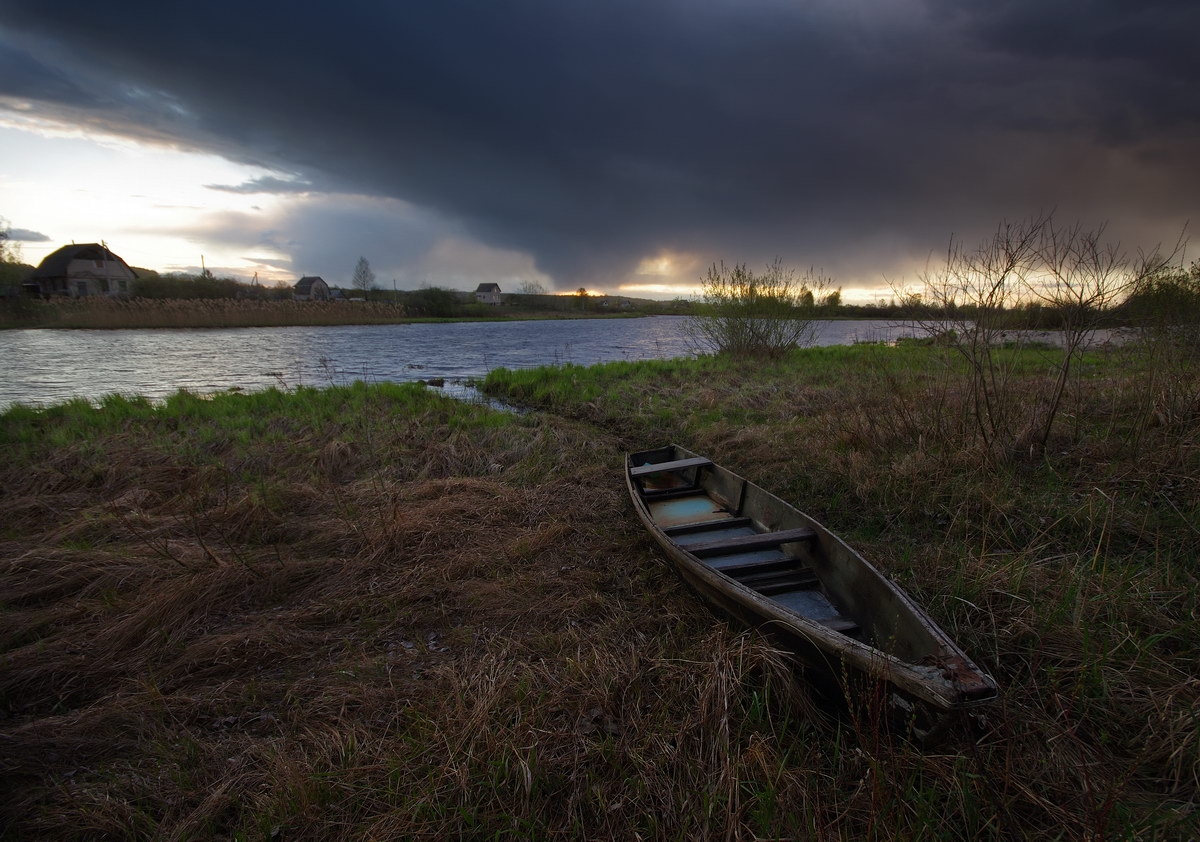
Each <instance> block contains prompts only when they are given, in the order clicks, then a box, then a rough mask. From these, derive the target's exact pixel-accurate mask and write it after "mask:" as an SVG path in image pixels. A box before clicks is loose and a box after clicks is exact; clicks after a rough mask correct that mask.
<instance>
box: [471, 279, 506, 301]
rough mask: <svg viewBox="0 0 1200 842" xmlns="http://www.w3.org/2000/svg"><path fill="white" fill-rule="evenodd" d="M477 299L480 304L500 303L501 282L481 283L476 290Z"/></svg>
mask: <svg viewBox="0 0 1200 842" xmlns="http://www.w3.org/2000/svg"><path fill="white" fill-rule="evenodd" d="M475 300H476V301H478V302H479V303H480V304H499V303H500V284H480V285H479V287H478V288H477V289H476V290H475Z"/></svg>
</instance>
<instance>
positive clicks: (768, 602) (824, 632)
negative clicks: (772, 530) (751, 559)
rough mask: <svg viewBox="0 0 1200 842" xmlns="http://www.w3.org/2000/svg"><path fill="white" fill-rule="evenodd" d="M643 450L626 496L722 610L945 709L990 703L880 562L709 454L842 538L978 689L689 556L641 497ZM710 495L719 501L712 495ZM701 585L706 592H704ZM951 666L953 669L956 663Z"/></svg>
mask: <svg viewBox="0 0 1200 842" xmlns="http://www.w3.org/2000/svg"><path fill="white" fill-rule="evenodd" d="M667 449H671V450H673V451H674V452H675V453H676V454H682V455H683V457H684V458H687V457H696V456H697V454H695V453H693V452H692V451H690V450H688V449H687V448H683V447H680V446H679V445H674V444H672V445H667V446H664V447H662V448H654V449H653V450H667ZM648 452H651V451H637V452H631V453H628V454H626V459H625V479H626V485H627V487H628V489H629V492H630V496H631V497H632V499H633V501H634V505H635V508H636V510H637V513H638V516H639V518H640V519H641V520H642V522H643V523H644V525H645V526H646V527H647V528H648V529H649V531H650V533H651V535H652V536H653V537H654V539H655V541H656V542H657V543H658V544H659V545H660V546H661V547H662V548H663V550H664V551H665V552H666V553H667V555H668V556H669V557H670V558H671V559H672V560H673V561H674V562H676V566H677V569H678V571H679V573H680V575H681V576H682V577H683V578H684V580H685V582H687V583H688V584H689V586H691V587H692V588H693V590H696V591H697V592H698V593H699V595H700V596H701V597H702V598H703V599H704V600H705V601H706V602H710V603H713V602H715V603H718V605H717V607H719V608H720V609H721V610H722V611H724V613H726V614H732V615H734V616H738V618H739V619H742V620H743V621H746V618H745V617H741V616H739V615H738V612H735V611H731V610H730V609H729V608H727V607H724V606H722V605H720V600H719V599H716V597H717V596H718V595H721V594H724V595H725V596H726V598H727V599H728V600H730V601H732V602H740V603H744V604H745V605H746V611H747V613H752V614H754V615H755V617H756V619H755V620H754V621H753V622H749V625H752V626H755V627H759V628H762V629H763V630H764V631H765V632H767V633H768V634H769V633H771V629H770V627H771V626H779V627H781V631H783V633H785V634H790V635H792V636H793V637H797V638H800V639H803V640H804V641H805V642H806V643H807V645H808V646H809V647H810V648H811V649H812V650H813V651H814V652H815V653H819V654H820V655H821V656H822V658H823V659H824V661H825V664H824V666H825V668H826V669H833V664H834V662H835V661H836V660H837V659H839V658H840V659H842V660H844V661H845V662H847V663H848V664H849V665H850V666H853V667H854V668H856V669H858V670H861V671H863V672H865V673H867V674H868V675H871V676H875V677H877V678H880V679H883V680H885V681H889V682H891V683H892V684H894V685H896V686H897V687H898V688H900V689H901V690H903V691H905V692H907V693H909V694H911V695H913V696H916V697H918V698H921V699H923V700H924V701H926V702H929V703H930V704H932V705H934V706H936V707H938V708H941V709H944V710H964V709H969V708H974V707H978V706H981V705H986V704H989V703H991V702H993V701H994V700H995V699H996V698H997V696H998V695H999V688H998V686H997V684H996V682H995V680H994V679H993V678H992V677H991V676H990V675H989V674H988V673H986V672H985V671H984V670H982V669H981V668H979V667H978V666H977V665H976V664H975V663H974V662H973V661H972V660H971V659H970V658H969V657H967V655H966V654H965V653H964V652H963V651H962V649H961V648H960V647H959V646H958V645H957V644H956V643H955V642H954V641H953V640H952V639H951V638H950V636H949V635H948V634H946V632H945V631H943V630H942V629H941V628H940V627H939V626H938V625H937V624H936V623H935V622H934V621H933V619H932V618H930V617H929V616H928V614H927V613H926V612H925V611H924V609H922V608H921V607H920V606H919V605H918V604H917V603H916V602H915V601H914V600H913V599H912V598H911V597H909V596H908V594H907V593H905V591H904V590H903V589H902V588H901V587H900V586H899V585H897V584H896V583H895V582H893V581H892V580H891V579H890V578H888V577H886V576H884V574H883V573H882V572H880V571H879V569H878V568H876V567H875V566H874V565H873V564H871V563H870V562H869V561H867V559H865V558H863V556H862V555H861V554H860V553H858V552H857V551H856V550H855V549H854V548H852V547H850V546H849V545H848V544H847V543H846V542H845V541H843V540H842V539H841V538H839V537H838V536H837V535H836V534H834V533H832V532H830V531H829V530H828V529H827V528H825V527H824V526H823V525H822V524H820V523H819V522H818V521H816V520H814V519H813V518H812V517H811V516H809V515H807V514H805V513H804V512H803V511H801V510H800V509H798V508H796V507H795V506H792V505H791V504H790V503H788V502H787V501H785V500H783V499H782V498H780V497H778V495H775V494H773V493H771V492H770V491H767V490H766V489H764V488H762V487H761V486H759V485H757V484H755V483H753V482H751V481H750V480H748V479H746V478H745V477H742V476H740V475H739V474H736V473H734V472H733V471H731V470H729V469H728V468H725V467H723V466H721V465H720V464H718V463H717V462H715V461H711V460H710V463H709V464H708V465H707V466H705V469H706V470H710V471H717V472H721V473H723V474H725V475H726V476H727V477H730V478H733V479H735V480H737V481H739V482H741V483H745V489H750V488H753V489H755V490H756V491H757V492H759V493H761V494H764V495H766V496H768V497H771V498H774V499H775V500H778V501H779V502H780V503H782V504H783V505H784V506H786V507H787V508H788V509H790V510H791V511H792V512H794V513H795V514H796V515H798V516H799V517H800V518H801V519H802V520H803V521H804V522H805V524H806V525H807V526H809V527H810V528H812V529H813V531H814V532H815V533H816V538H815V540H817V541H822V540H824V541H832V542H834V543H836V544H837V545H839V546H840V547H841V548H842V549H843V550H844V551H845V553H846V555H847V556H848V557H849V558H851V559H853V561H854V563H855V564H858V565H860V566H861V569H862V570H863V571H864V572H865V573H867V574H868V575H871V576H873V577H875V578H877V579H878V580H879V581H880V582H881V583H882V585H883V586H884V587H885V588H887V589H888V590H889V591H890V592H891V594H892V595H893V596H894V597H895V598H896V600H897V602H898V604H899V605H900V606H901V607H902V608H903V610H904V613H905V614H906V615H907V620H908V621H911V622H914V623H917V624H919V625H920V626H921V627H922V628H923V630H924V631H925V632H926V633H927V634H929V636H930V637H931V638H932V639H933V640H934V642H935V643H936V644H937V646H938V648H939V649H941V650H942V654H943V656H946V657H944V658H943V660H947V661H948V660H951V659H953V660H954V661H955V662H956V663H955V665H954V666H955V668H956V667H957V666H958V665H959V663H961V665H962V666H964V667H966V669H967V671H968V672H969V673H970V674H971V675H972V676H973V678H975V681H974V682H973V684H975V685H977V686H978V689H977V690H975V691H974V692H972V691H970V690H964V689H963V688H962V687H961V685H959V684H958V683H957V682H955V681H954V680H953V679H951V678H948V677H946V675H945V672H946V670H945V669H944V668H943V667H942V666H939V665H935V664H931V665H924V664H920V663H915V662H913V661H906V660H904V659H903V658H900V657H898V656H896V655H893V654H890V653H888V652H887V651H885V650H883V649H880V648H879V647H877V646H874V645H872V644H870V643H866V642H864V641H861V640H856V639H855V638H853V637H849V636H847V635H845V634H842V633H840V632H838V631H835V630H833V629H830V628H828V627H826V626H824V625H823V624H821V623H820V622H819V621H817V620H814V619H812V618H810V617H806V616H804V615H803V614H800V613H799V612H797V611H795V610H794V609H791V608H789V607H787V606H786V605H784V604H782V603H781V602H780V601H778V600H776V599H774V598H772V597H771V596H768V595H765V594H761V593H759V592H758V591H756V590H754V589H753V588H752V587H750V586H749V585H746V584H744V583H742V582H739V581H738V580H737V579H735V578H733V577H732V576H729V575H727V574H725V573H723V572H721V571H720V570H719V569H718V568H715V567H713V566H712V565H710V564H707V563H705V561H704V560H703V559H701V558H698V557H697V556H695V555H693V554H692V553H691V552H689V551H688V549H687V546H686V545H684V544H680V543H678V542H676V541H675V540H673V539H672V537H671V536H670V535H667V534H666V533H665V532H664V531H663V527H661V526H659V525H658V524H657V523H656V522H655V520H654V516H653V514H652V513H651V511H650V508H649V506H648V501H647V500H646V498H645V497H644V496H643V495H644V490H643V489H641V488H639V486H638V484H637V478H635V477H634V475H633V472H632V468H634V467H637V466H634V464H633V457H634V456H635V455H637V454H638V453H648ZM697 488H698V489H699V490H701V491H703V492H704V493H705V494H706V496H708V497H709V499H714V498H713V497H712V495H711V494H710V493H709V492H708V490H706V489H703V488H701V487H700V486H699V483H698V482H697ZM745 489H744V490H743V491H742V499H743V500H744V499H745ZM714 501H715V502H720V501H717V500H715V499H714ZM650 502H652V501H650ZM735 514H737V515H741V516H745V515H744V513H743V512H741V511H740V507H739V511H738V512H736V513H735ZM689 576H690V577H691V578H694V579H698V580H700V582H701V583H702V584H703V586H704V587H701V585H700V583H697V582H693V581H689ZM705 589H707V591H708V592H709V593H705ZM710 594H711V596H710ZM795 654H796V656H797V657H799V658H801V660H804V661H805V662H808V663H812V661H813V659H812V658H811V657H804V656H803V655H802V654H801V653H795ZM818 666H819V665H818ZM951 672H953V668H952V669H951ZM968 693H970V695H968Z"/></svg>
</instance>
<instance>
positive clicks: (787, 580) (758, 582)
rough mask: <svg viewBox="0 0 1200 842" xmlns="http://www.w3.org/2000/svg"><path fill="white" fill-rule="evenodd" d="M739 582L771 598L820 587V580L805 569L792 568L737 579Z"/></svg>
mask: <svg viewBox="0 0 1200 842" xmlns="http://www.w3.org/2000/svg"><path fill="white" fill-rule="evenodd" d="M738 581H739V582H741V583H742V584H743V585H745V586H746V587H748V588H753V589H754V590H756V591H758V592H759V593H760V594H762V595H763V596H773V595H775V594H779V593H787V592H789V591H803V590H810V589H812V588H817V587H820V585H821V580H820V579H818V578H817V574H816V573H813V571H812V570H810V569H809V568H807V567H793V568H791V569H790V570H788V569H784V570H778V571H772V572H770V573H759V574H757V575H754V576H746V577H745V578H739V579H738Z"/></svg>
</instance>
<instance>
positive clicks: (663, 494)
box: [642, 486, 708, 502]
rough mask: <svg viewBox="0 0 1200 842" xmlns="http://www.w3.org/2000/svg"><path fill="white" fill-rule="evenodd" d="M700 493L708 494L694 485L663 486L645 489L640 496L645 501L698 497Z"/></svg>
mask: <svg viewBox="0 0 1200 842" xmlns="http://www.w3.org/2000/svg"><path fill="white" fill-rule="evenodd" d="M700 495H704V496H708V495H707V493H706V492H705V490H704V489H703V488H696V487H695V486H685V487H684V488H663V489H660V490H657V491H655V490H652V489H646V490H645V491H643V492H642V498H643V499H644V500H646V502H657V501H659V500H674V499H675V498H677V497H699V496H700Z"/></svg>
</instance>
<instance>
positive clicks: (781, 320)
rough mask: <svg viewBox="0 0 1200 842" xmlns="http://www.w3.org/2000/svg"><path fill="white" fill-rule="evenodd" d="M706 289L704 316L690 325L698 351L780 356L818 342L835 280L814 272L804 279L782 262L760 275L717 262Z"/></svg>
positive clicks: (686, 328)
mask: <svg viewBox="0 0 1200 842" xmlns="http://www.w3.org/2000/svg"><path fill="white" fill-rule="evenodd" d="M702 284H703V288H702V292H701V300H700V306H699V311H698V312H697V314H696V315H694V316H692V317H691V318H690V319H689V320H688V321H687V322H686V323H685V325H684V331H685V333H686V335H687V336H688V338H689V340H690V341H691V344H692V347H693V350H695V351H698V352H702V353H707V352H712V353H726V354H734V355H738V356H752V357H779V356H782V355H783V354H784V353H786V352H787V351H788V350H790V349H792V348H796V347H801V346H804V345H809V344H811V343H812V340H813V337H814V336H815V335H816V330H817V320H816V317H817V304H816V302H817V301H820V300H822V299H823V297H824V294H825V290H826V288H827V287H828V286H829V280H828V279H827V278H826V277H825V276H824V275H822V274H820V273H818V272H814V271H812V270H809V271H808V272H807V273H806V274H805V275H804V276H803V277H800V276H798V275H797V274H796V272H795V271H794V270H792V269H788V268H786V267H784V265H783V264H782V262H780V261H779V260H776V261H775V262H774V263H772V264H770V265H769V266H767V268H766V270H765V271H764V272H763V273H762V274H758V275H756V274H755V273H754V272H753V271H751V270H750V269H747V268H746V266H745V264H739V265H737V266H733V267H728V266H726V265H725V264H724V263H721V264H715V263H714V264H713V265H712V266H711V267H709V269H708V274H707V275H706V276H705V277H704V278H703V280H702Z"/></svg>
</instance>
